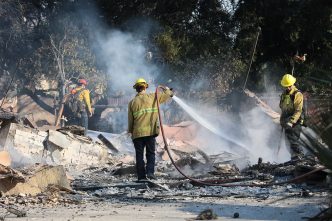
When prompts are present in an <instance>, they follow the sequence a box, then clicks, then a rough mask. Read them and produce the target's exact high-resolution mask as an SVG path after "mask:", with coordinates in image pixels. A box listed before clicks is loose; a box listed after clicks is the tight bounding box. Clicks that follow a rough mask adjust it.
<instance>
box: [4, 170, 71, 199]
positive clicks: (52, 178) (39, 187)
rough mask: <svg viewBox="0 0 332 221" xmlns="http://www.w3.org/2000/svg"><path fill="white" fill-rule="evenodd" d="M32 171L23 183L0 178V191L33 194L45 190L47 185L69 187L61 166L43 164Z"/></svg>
mask: <svg viewBox="0 0 332 221" xmlns="http://www.w3.org/2000/svg"><path fill="white" fill-rule="evenodd" d="M32 173H33V175H31V176H29V177H28V178H26V182H24V183H22V182H16V183H13V182H11V181H10V180H8V179H6V180H5V179H2V180H0V191H1V192H2V194H3V195H19V194H29V195H32V196H35V195H37V194H38V193H41V192H43V191H45V190H46V189H47V187H48V186H49V185H56V186H59V187H62V188H65V189H71V187H70V184H69V181H68V179H67V176H66V172H65V170H64V168H63V166H54V167H53V166H45V167H43V168H41V169H38V170H37V171H32Z"/></svg>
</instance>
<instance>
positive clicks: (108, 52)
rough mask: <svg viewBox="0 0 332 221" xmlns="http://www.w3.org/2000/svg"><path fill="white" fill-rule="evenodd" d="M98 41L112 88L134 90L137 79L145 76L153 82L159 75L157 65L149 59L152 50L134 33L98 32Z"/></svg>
mask: <svg viewBox="0 0 332 221" xmlns="http://www.w3.org/2000/svg"><path fill="white" fill-rule="evenodd" d="M97 43H98V48H99V49H100V51H99V57H100V59H102V61H103V63H104V64H105V66H106V68H107V74H108V76H109V78H110V79H109V82H110V87H111V90H121V91H127V90H131V91H133V88H132V86H133V84H134V82H135V80H136V79H138V78H144V79H145V80H147V81H148V82H149V83H150V84H151V83H152V82H154V80H155V78H156V77H157V76H158V74H159V70H158V68H157V66H156V65H154V64H153V63H150V62H149V59H147V56H151V52H149V51H148V50H147V48H146V47H145V45H144V43H143V41H142V40H141V39H139V38H137V37H135V35H134V34H133V33H126V32H122V31H119V30H111V31H109V32H108V33H107V34H105V35H102V34H98V35H97Z"/></svg>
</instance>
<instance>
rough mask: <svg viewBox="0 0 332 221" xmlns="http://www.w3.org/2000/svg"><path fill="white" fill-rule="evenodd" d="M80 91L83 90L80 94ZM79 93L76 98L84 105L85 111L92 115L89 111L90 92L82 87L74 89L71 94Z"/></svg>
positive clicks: (90, 110)
mask: <svg viewBox="0 0 332 221" xmlns="http://www.w3.org/2000/svg"><path fill="white" fill-rule="evenodd" d="M81 90H83V91H82V92H81ZM76 93H80V95H79V96H78V100H79V101H83V102H84V104H85V107H86V109H87V110H88V111H89V113H92V109H91V101H90V91H89V90H88V89H85V88H82V87H76V88H75V89H74V90H73V91H72V94H76Z"/></svg>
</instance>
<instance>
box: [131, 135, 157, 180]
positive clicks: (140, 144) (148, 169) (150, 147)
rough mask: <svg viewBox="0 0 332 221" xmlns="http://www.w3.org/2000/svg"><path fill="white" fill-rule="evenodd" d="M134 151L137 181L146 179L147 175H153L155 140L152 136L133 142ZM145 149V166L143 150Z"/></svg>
mask: <svg viewBox="0 0 332 221" xmlns="http://www.w3.org/2000/svg"><path fill="white" fill-rule="evenodd" d="M133 142H134V146H135V150H136V170H137V178H138V180H141V179H146V175H147V174H149V175H150V174H151V175H152V174H154V164H155V160H156V157H155V150H156V139H155V137H154V136H148V137H139V138H136V139H134V140H133ZM145 147H146V150H145V152H146V153H145V154H146V166H145V162H144V148H145Z"/></svg>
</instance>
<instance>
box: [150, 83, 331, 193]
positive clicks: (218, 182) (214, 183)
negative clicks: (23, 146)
mask: <svg viewBox="0 0 332 221" xmlns="http://www.w3.org/2000/svg"><path fill="white" fill-rule="evenodd" d="M159 88H161V89H164V88H165V86H163V85H158V87H157V88H156V92H155V94H156V100H157V108H158V116H159V124H160V130H161V135H162V137H163V141H164V145H165V146H164V148H165V150H166V152H167V154H168V156H169V159H170V160H171V162H172V164H173V166H174V167H175V168H176V170H177V171H178V172H179V173H180V174H181V175H182V176H183V177H185V178H187V179H188V180H190V181H192V182H194V183H197V184H200V185H204V186H222V187H234V186H243V187H266V186H273V185H283V184H288V183H295V182H297V181H299V180H301V179H303V178H305V177H308V176H310V175H311V174H314V173H316V172H318V171H322V170H324V169H326V168H325V167H318V168H316V169H314V170H312V171H309V172H308V173H305V174H302V175H300V176H297V177H295V178H293V179H290V180H287V181H283V182H273V183H266V184H225V183H227V182H229V181H230V180H227V179H224V180H209V181H204V180H198V179H195V178H192V177H190V176H188V175H186V174H185V173H184V172H183V171H182V170H181V169H180V167H178V166H177V165H176V163H175V160H174V159H173V157H172V155H171V152H170V149H169V147H168V144H167V140H166V136H165V132H164V127H163V123H162V118H161V114H160V103H159V99H158V89H159ZM221 182H222V183H221Z"/></svg>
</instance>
